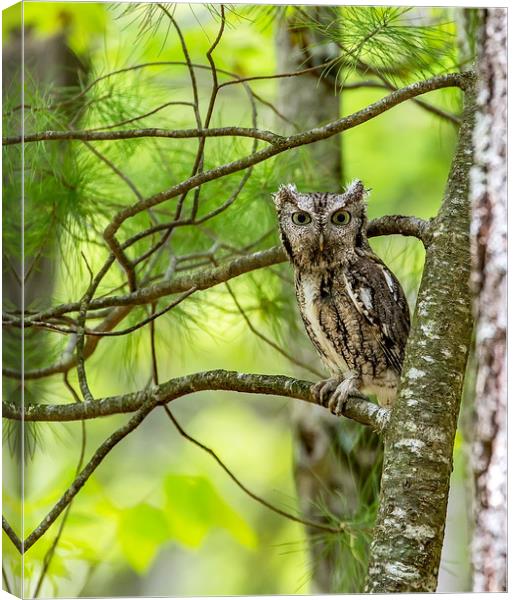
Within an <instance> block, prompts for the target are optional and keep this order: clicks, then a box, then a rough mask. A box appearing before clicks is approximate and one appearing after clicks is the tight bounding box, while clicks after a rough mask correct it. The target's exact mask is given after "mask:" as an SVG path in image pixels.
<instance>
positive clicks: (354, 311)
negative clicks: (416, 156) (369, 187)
mask: <svg viewBox="0 0 513 600" xmlns="http://www.w3.org/2000/svg"><path fill="white" fill-rule="evenodd" d="M366 195H367V191H366V190H365V189H364V186H363V184H362V182H361V181H359V180H356V181H353V182H352V183H351V184H350V185H349V186H348V187H347V188H346V189H345V191H344V192H343V193H341V194H334V193H305V194H303V193H300V192H298V191H297V189H296V187H295V186H294V185H286V186H281V187H280V189H279V190H278V192H277V193H276V194H274V195H273V198H274V203H275V206H276V210H277V214H278V220H279V228H280V236H281V240H282V244H283V247H284V249H285V252H286V253H287V256H288V258H289V260H290V262H291V263H292V265H293V267H294V272H295V286H296V297H297V301H298V305H299V311H300V313H301V317H302V319H303V322H304V325H305V328H306V331H307V333H308V336H309V337H310V339H311V341H312V343H313V345H314V346H315V348H316V349H317V351H318V353H319V355H320V358H321V360H322V362H323V364H324V365H325V366H326V368H327V369H328V370H329V372H330V374H331V377H330V378H329V379H326V380H323V381H320V382H319V383H317V384H316V385H315V386H314V388H313V393H314V395H315V396H316V398H317V400H318V402H319V403H320V404H322V405H323V406H327V407H328V408H329V409H330V410H331V412H332V413H334V414H336V415H340V414H342V412H343V409H344V403H345V402H346V401H347V398H348V397H349V396H351V395H361V394H372V395H375V396H376V397H377V400H378V402H379V404H380V405H381V406H385V407H391V406H392V404H393V401H394V399H395V396H396V393H397V385H398V382H399V377H400V374H401V368H402V363H403V358H404V348H405V344H406V339H407V337H408V333H409V329H410V313H409V309H408V303H407V301H406V297H405V294H404V291H403V289H402V287H401V284H400V283H399V281H398V280H397V278H396V277H395V275H394V274H393V273H392V272H391V271H390V270H389V269H388V268H387V267H386V265H385V264H384V263H383V261H381V259H380V258H379V257H378V256H376V254H374V252H373V251H372V249H371V247H370V245H369V243H368V241H367V211H366V203H365V200H366Z"/></svg>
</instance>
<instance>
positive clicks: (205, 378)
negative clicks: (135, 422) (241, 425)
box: [2, 369, 389, 432]
mask: <svg viewBox="0 0 513 600" xmlns="http://www.w3.org/2000/svg"><path fill="white" fill-rule="evenodd" d="M312 385H313V383H312V382H310V381H302V380H299V379H293V378H291V377H286V376H285V375H257V374H254V373H238V372H236V371H225V370H222V369H219V370H214V371H204V372H200V373H192V374H190V375H184V376H182V377H176V378H174V379H170V380H169V381H166V382H165V383H162V384H160V385H159V386H157V387H154V388H152V389H151V390H148V389H145V390H140V391H138V392H132V393H129V394H122V395H118V396H111V397H108V398H103V399H98V400H94V401H89V402H81V403H80V404H77V403H73V404H37V405H30V406H27V407H25V412H24V413H22V412H21V409H20V408H19V407H16V406H15V405H14V404H12V403H8V402H4V403H3V406H2V408H3V416H4V418H7V419H14V420H20V419H21V418H22V415H23V419H24V420H25V421H77V420H82V419H85V420H87V419H96V418H98V417H105V416H108V415H115V414H119V413H130V412H134V411H138V410H141V408H142V407H144V406H145V405H146V403H147V402H148V401H150V400H151V399H152V398H156V400H155V403H156V404H167V403H168V402H171V401H173V400H175V399H176V398H180V397H182V396H186V395H188V394H193V393H195V392H200V391H204V390H225V391H232V392H241V393H246V394H268V395H275V396H286V397H288V398H296V399H298V400H303V401H305V402H310V403H312V404H317V401H316V399H315V397H314V396H313V395H312V393H311V389H310V388H311V387H312ZM388 415H389V411H388V410H387V409H385V408H380V407H379V406H377V405H376V404H374V403H373V402H370V401H369V400H366V399H363V398H361V397H358V396H354V397H351V398H350V399H349V400H348V402H347V404H346V407H345V410H344V416H345V417H347V418H349V419H353V420H354V421H357V422H358V423H361V424H362V425H367V426H369V427H371V428H372V429H374V430H375V431H378V432H382V431H383V430H384V429H385V427H386V425H387V422H388Z"/></svg>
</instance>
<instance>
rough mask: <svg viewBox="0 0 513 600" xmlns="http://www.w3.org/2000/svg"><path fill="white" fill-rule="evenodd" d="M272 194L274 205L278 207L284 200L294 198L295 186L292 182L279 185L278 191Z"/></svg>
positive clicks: (295, 193)
mask: <svg viewBox="0 0 513 600" xmlns="http://www.w3.org/2000/svg"><path fill="white" fill-rule="evenodd" d="M272 196H273V200H274V204H275V205H276V207H279V206H280V205H281V204H282V202H284V201H285V200H287V199H290V200H294V199H295V198H296V196H297V188H296V186H295V185H294V184H293V183H288V184H287V185H280V187H279V188H278V191H277V192H276V193H275V194H273V195H272Z"/></svg>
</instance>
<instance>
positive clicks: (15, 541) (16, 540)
mask: <svg viewBox="0 0 513 600" xmlns="http://www.w3.org/2000/svg"><path fill="white" fill-rule="evenodd" d="M2 529H3V530H4V531H5V533H6V534H7V537H8V538H9V539H10V540H11V542H12V543H13V544H14V546H15V547H16V548H17V550H18V552H20V553H23V544H22V541H21V540H20V538H19V537H18V536H17V535H16V534H15V533H14V529H13V528H12V527H11V526H10V525H9V523H8V522H7V519H6V518H5V517H4V516H3V515H2Z"/></svg>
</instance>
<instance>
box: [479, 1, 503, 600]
mask: <svg viewBox="0 0 513 600" xmlns="http://www.w3.org/2000/svg"><path fill="white" fill-rule="evenodd" d="M480 38H481V39H480V44H479V48H480V51H479V57H478V74H479V82H478V88H477V112H476V126H475V130H474V144H475V166H474V167H473V169H472V173H471V175H472V176H471V198H472V230H471V231H472V263H473V264H472V267H473V272H472V275H473V284H474V286H473V291H474V293H475V295H476V298H475V305H474V311H475V316H476V362H477V380H476V399H475V423H474V429H473V435H472V438H473V447H472V463H473V465H472V466H473V471H474V478H475V506H474V508H475V511H474V512H475V514H474V520H475V523H474V525H475V530H474V535H473V543H472V562H473V569H474V582H473V589H474V591H475V592H501V591H505V590H506V574H507V561H506V552H507V527H506V523H507V438H506V435H507V431H506V429H507V409H506V402H507V388H506V379H507V377H506V368H507V367H506V325H507V287H506V272H507V208H506V203H507V166H506V132H507V50H506V48H507V46H506V43H507V20H506V10H505V9H488V10H485V11H482V29H481V32H480Z"/></svg>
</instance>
